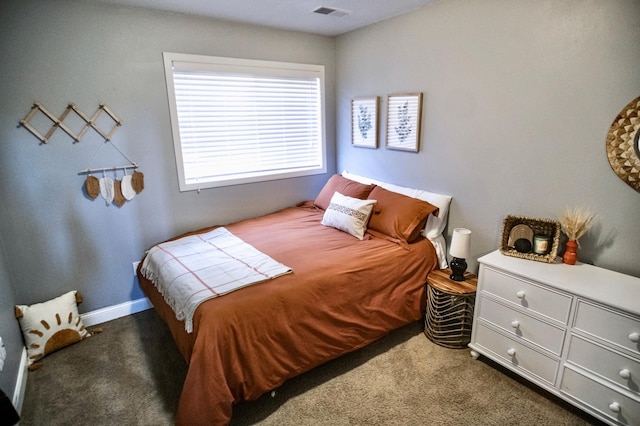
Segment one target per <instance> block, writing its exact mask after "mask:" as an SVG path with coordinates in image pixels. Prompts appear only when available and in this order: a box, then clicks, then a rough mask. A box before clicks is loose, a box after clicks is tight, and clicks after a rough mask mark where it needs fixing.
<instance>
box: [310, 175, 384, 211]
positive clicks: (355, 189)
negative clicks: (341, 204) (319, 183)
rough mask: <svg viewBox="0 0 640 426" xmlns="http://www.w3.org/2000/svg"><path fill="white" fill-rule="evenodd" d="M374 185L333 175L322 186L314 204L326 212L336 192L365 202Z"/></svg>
mask: <svg viewBox="0 0 640 426" xmlns="http://www.w3.org/2000/svg"><path fill="white" fill-rule="evenodd" d="M374 187H375V185H367V184H363V183H360V182H356V181H353V180H351V179H347V178H345V177H342V176H340V175H333V176H331V177H330V178H329V180H328V181H327V183H326V184H325V185H324V187H323V188H322V190H321V191H320V193H319V194H318V197H317V198H316V200H315V202H314V204H315V205H316V206H317V207H319V208H321V209H322V210H327V207H329V203H330V202H331V197H333V194H334V193H335V192H336V191H337V192H339V193H340V194H342V195H344V196H346V197H352V198H359V199H360V200H366V199H367V196H368V195H369V193H370V192H371V190H372V189H373V188H374Z"/></svg>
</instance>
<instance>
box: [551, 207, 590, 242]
mask: <svg viewBox="0 0 640 426" xmlns="http://www.w3.org/2000/svg"><path fill="white" fill-rule="evenodd" d="M596 219H597V215H595V214H593V213H591V212H590V211H588V210H585V209H583V208H580V207H574V208H573V209H566V210H565V211H564V212H562V214H561V215H560V226H561V227H562V232H564V233H565V234H566V235H567V237H569V239H570V240H577V239H578V238H580V237H582V236H583V235H584V234H585V233H586V232H587V231H588V230H589V228H591V226H592V225H593V224H594V222H595V221H596Z"/></svg>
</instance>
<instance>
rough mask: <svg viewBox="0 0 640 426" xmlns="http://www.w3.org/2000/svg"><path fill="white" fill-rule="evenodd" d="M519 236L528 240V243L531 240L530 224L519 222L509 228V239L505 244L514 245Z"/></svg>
mask: <svg viewBox="0 0 640 426" xmlns="http://www.w3.org/2000/svg"><path fill="white" fill-rule="evenodd" d="M520 238H524V239H526V240H529V243H532V242H533V229H531V227H530V226H528V225H525V224H524V223H521V224H519V225H516V226H514V227H513V228H511V232H509V241H508V242H507V246H509V247H515V245H516V241H517V240H519V239H520Z"/></svg>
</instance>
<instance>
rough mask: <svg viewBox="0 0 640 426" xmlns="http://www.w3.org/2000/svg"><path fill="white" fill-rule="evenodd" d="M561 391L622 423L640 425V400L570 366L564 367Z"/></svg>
mask: <svg viewBox="0 0 640 426" xmlns="http://www.w3.org/2000/svg"><path fill="white" fill-rule="evenodd" d="M560 391H561V392H563V393H565V394H567V395H569V397H571V398H573V399H576V400H578V401H580V402H582V403H583V404H585V405H587V406H588V407H589V408H590V409H593V410H595V411H598V412H600V413H601V414H602V415H604V416H606V417H608V418H610V419H612V420H615V421H617V422H619V423H620V424H622V425H640V401H636V400H635V399H633V398H630V397H628V396H626V395H623V394H621V393H618V392H616V391H614V390H613V389H610V388H608V387H607V386H604V385H603V384H600V383H598V382H596V381H594V380H591V379H590V378H588V377H585V376H583V375H581V374H579V373H577V372H575V371H573V370H572V369H570V368H566V367H565V369H564V373H563V375H562V383H561V384H560Z"/></svg>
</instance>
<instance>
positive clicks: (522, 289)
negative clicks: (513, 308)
mask: <svg viewBox="0 0 640 426" xmlns="http://www.w3.org/2000/svg"><path fill="white" fill-rule="evenodd" d="M480 280H481V288H482V290H483V291H486V292H489V293H492V294H494V295H496V296H498V297H500V298H502V299H504V300H507V301H509V302H511V303H514V304H516V305H518V306H520V307H522V308H524V309H526V310H530V311H533V312H537V313H539V314H541V315H544V316H546V317H548V318H551V319H554V320H556V321H560V322H561V323H563V324H566V323H567V321H568V318H569V309H570V307H571V296H569V295H567V294H564V293H561V292H558V291H555V290H552V289H549V288H545V287H541V286H540V285H538V284H534V283H532V282H530V281H527V280H524V279H522V278H517V277H515V276H511V275H506V274H504V273H502V272H499V271H496V270H494V269H491V268H487V267H485V268H483V270H482V274H481V277H480Z"/></svg>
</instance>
